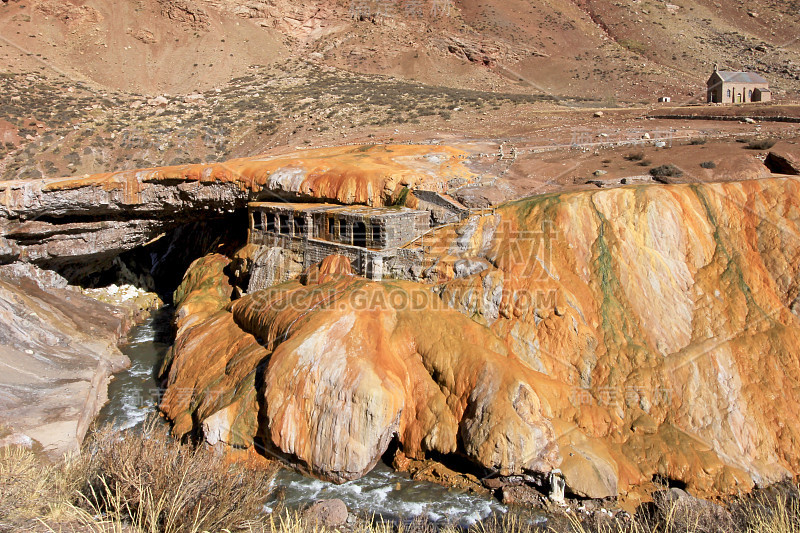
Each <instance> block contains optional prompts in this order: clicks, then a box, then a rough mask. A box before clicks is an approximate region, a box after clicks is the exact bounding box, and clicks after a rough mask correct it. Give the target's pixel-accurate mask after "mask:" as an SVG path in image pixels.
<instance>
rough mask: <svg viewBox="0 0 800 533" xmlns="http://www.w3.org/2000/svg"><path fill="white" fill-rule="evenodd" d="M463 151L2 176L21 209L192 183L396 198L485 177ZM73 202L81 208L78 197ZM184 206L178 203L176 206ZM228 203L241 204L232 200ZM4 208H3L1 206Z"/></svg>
mask: <svg viewBox="0 0 800 533" xmlns="http://www.w3.org/2000/svg"><path fill="white" fill-rule="evenodd" d="M466 155H468V154H467V153H466V152H464V151H463V150H460V149H457V148H453V147H449V146H437V147H434V148H432V147H431V146H429V145H405V144H401V145H361V146H337V147H332V148H319V149H313V150H303V151H298V152H292V153H288V154H285V155H279V156H267V155H263V156H255V157H247V158H242V159H232V160H230V161H226V162H224V163H200V164H190V165H178V166H171V167H156V168H150V169H139V170H126V171H120V172H109V173H105V174H93V175H88V176H82V177H78V178H56V179H48V180H41V181H36V182H34V181H29V180H28V181H26V180H21V181H7V182H2V183H0V199H2V200H3V201H2V202H0V203H2V205H3V206H4V208H5V210H7V211H8V212H9V213H11V214H14V212H16V211H21V210H25V213H26V215H27V216H30V215H31V214H34V213H33V211H31V210H32V209H34V208H35V207H36V204H37V203H40V202H42V201H44V200H46V198H47V197H48V195H54V194H57V193H59V192H63V191H79V190H89V189H91V190H93V191H95V195H100V198H98V197H95V198H94V199H93V200H94V201H95V203H96V204H97V203H98V199H99V200H101V202H100V204H101V205H99V206H98V207H108V208H114V209H124V208H126V206H128V207H129V208H133V207H135V206H138V205H142V206H147V205H149V204H156V205H160V204H159V202H160V201H163V198H160V197H159V194H160V192H159V191H160V188H161V187H163V186H165V185H178V184H184V185H183V186H182V187H181V192H183V193H184V195H185V196H190V195H192V194H197V191H196V189H197V185H205V186H209V185H215V184H216V185H220V184H231V185H233V186H235V188H236V189H238V190H240V191H242V193H243V194H242V195H241V198H242V199H245V200H246V199H247V198H249V197H252V196H258V195H259V194H260V193H275V194H282V193H286V194H288V195H289V196H301V197H311V198H318V199H322V200H326V201H334V202H339V203H343V204H366V205H375V206H381V205H389V204H391V203H392V202H393V201H394V200H395V199H396V197H397V195H398V194H399V192H400V190H401V189H402V188H403V187H409V188H414V187H422V188H425V189H428V190H443V188H444V187H445V184H446V183H447V181H449V180H452V179H456V178H459V179H464V180H466V182H469V181H471V180H473V179H475V178H476V177H477V176H476V175H475V174H474V173H473V172H471V171H470V170H468V169H467V167H466V166H465V165H464V162H465V159H464V157H465V156H466ZM70 200H72V204H71V205H69V206H68V207H70V208H72V209H79V208H80V206H81V205H82V204H81V202H78V201H75V200H78V198H71V199H70ZM179 205H180V203H179V202H177V203H176V202H173V203H171V204H170V206H171V207H172V208H173V209H174V208H176V207H178V206H179ZM225 207H233V205H226V206H225ZM0 214H3V212H2V211H0Z"/></svg>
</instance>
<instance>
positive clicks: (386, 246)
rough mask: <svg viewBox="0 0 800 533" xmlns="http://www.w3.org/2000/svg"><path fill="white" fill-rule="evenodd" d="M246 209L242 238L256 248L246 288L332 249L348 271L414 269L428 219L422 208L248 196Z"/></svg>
mask: <svg viewBox="0 0 800 533" xmlns="http://www.w3.org/2000/svg"><path fill="white" fill-rule="evenodd" d="M248 211H249V217H250V231H249V236H248V242H249V243H250V244H255V245H258V246H259V247H260V248H259V249H260V251H261V253H259V254H258V255H257V256H256V257H255V259H254V268H253V274H252V276H251V279H250V284H249V287H248V291H253V290H257V289H259V288H262V287H266V286H269V285H272V284H273V283H278V282H280V281H284V280H286V279H289V278H290V277H292V276H293V275H297V274H299V273H300V272H302V271H303V270H305V269H306V268H308V267H309V266H310V265H312V264H314V263H318V262H320V261H322V260H323V259H324V258H325V257H327V256H329V255H332V254H338V255H343V256H345V257H348V258H349V259H350V261H351V264H352V266H353V270H354V272H356V273H357V274H359V275H361V276H364V277H366V278H368V279H372V280H381V279H383V277H384V275H387V274H389V275H393V277H394V276H395V275H396V274H397V273H398V272H402V271H408V272H411V271H413V270H415V269H420V268H421V265H422V262H423V250H422V246H421V245H417V246H413V244H415V242H414V241H415V240H417V239H419V238H420V237H422V236H423V235H424V234H425V233H426V232H427V231H428V230H429V229H430V228H431V219H432V213H431V211H428V210H417V209H409V208H407V207H368V206H363V205H335V204H323V203H288V202H251V203H250V204H249V205H248ZM393 273H394V274H393ZM414 274H415V275H419V272H416V273H414Z"/></svg>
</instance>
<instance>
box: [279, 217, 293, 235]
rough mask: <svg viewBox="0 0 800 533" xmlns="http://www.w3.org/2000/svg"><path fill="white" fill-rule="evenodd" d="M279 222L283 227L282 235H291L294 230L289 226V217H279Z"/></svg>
mask: <svg viewBox="0 0 800 533" xmlns="http://www.w3.org/2000/svg"><path fill="white" fill-rule="evenodd" d="M278 220H279V221H280V226H281V234H282V235H291V234H292V228H291V226H290V224H289V215H279V216H278Z"/></svg>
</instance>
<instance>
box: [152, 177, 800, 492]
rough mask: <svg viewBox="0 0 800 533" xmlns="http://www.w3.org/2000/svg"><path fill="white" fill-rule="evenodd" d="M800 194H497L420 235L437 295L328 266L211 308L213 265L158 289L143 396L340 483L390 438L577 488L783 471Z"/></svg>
mask: <svg viewBox="0 0 800 533" xmlns="http://www.w3.org/2000/svg"><path fill="white" fill-rule="evenodd" d="M799 195H800V181H798V180H797V179H796V178H771V179H764V180H759V181H748V182H730V183H725V184H703V185H691V184H687V185H672V186H665V185H645V186H637V187H623V188H619V189H614V190H601V191H595V192H592V191H585V192H575V193H565V194H560V195H548V196H544V197H537V198H531V199H525V200H520V201H516V202H512V203H509V204H505V205H504V206H502V207H500V208H498V209H497V210H496V212H495V213H494V214H486V215H483V216H480V217H474V218H472V219H470V220H468V221H466V222H465V223H464V224H463V225H462V226H461V227H459V228H456V229H452V228H449V229H445V230H443V231H442V232H441V233H440V235H439V236H440V242H439V245H438V247H437V246H433V248H432V250H433V251H432V252H431V253H432V254H433V255H434V257H431V258H430V261H431V263H430V264H431V267H430V268H429V269H428V271H427V276H429V277H434V278H436V279H438V284H437V285H435V290H433V291H432V288H433V287H432V286H431V285H426V284H418V283H414V282H398V281H386V282H381V283H377V282H366V281H364V280H360V279H358V278H355V277H352V276H350V275H349V274H348V272H347V269H346V268H344V269H343V268H341V266H340V265H338V263H337V262H336V261H335V260H333V259H332V258H330V259H329V260H328V261H327V262H326V263H324V264H323V265H322V267H321V270H319V271H313V272H309V273H308V274H307V275H306V276H304V277H303V278H301V279H300V280H296V281H291V282H287V283H285V284H282V285H277V286H275V287H272V288H269V289H265V290H263V291H259V292H255V293H253V294H250V295H247V296H245V297H244V298H242V299H239V300H236V301H233V302H232V303H231V299H232V297H233V296H232V295H233V294H234V281H233V280H231V279H229V278H228V275H227V274H226V272H228V271H227V270H226V265H228V263H229V261H230V260H229V259H228V258H225V257H223V256H219V255H215V256H209V257H207V258H205V259H202V260H199V261H198V262H196V263H195V264H194V265H193V266H192V268H191V269H190V270H189V272H188V273H187V275H186V277H185V279H184V283H183V285H182V286H181V288H180V289H179V291H178V292H177V293H176V297H177V302H178V303H179V311H178V327H179V329H178V339H177V341H176V344H175V347H174V348H173V351H172V354H171V366H170V367H165V369H164V370H165V375H166V376H168V384H169V386H170V389H169V390H168V392H167V395H166V396H165V399H164V403H163V404H162V409H164V410H165V412H166V413H167V414H168V415H169V416H170V417H171V418H173V419H174V420H175V421H176V425H175V431H176V432H177V433H178V434H183V433H186V432H190V431H201V432H202V433H203V434H204V435H205V438H206V440H207V441H208V442H210V443H213V444H221V443H222V444H228V445H233V446H236V447H239V448H247V447H249V446H254V445H255V443H257V442H261V441H263V442H265V443H267V445H268V446H267V449H268V450H269V449H272V450H273V451H274V453H280V454H284V455H285V456H287V457H289V458H291V459H292V460H293V461H297V462H299V463H300V464H301V465H305V467H306V468H308V470H309V471H311V472H313V473H315V474H317V475H320V476H323V477H326V478H328V479H333V480H337V481H341V480H346V479H352V478H353V477H357V476H360V475H362V474H363V473H364V472H365V471H367V470H368V469H369V468H370V467H371V466H372V465H373V464H374V463H375V462H376V461H377V460H378V459H379V458H380V457H381V455H382V454H383V453H384V452H385V451H386V450H387V449H388V447H389V444H390V442H391V441H392V440H394V441H395V442H396V443H397V445H398V446H399V451H398V452H397V453H398V454H401V455H405V456H407V457H410V458H413V459H420V458H424V457H429V456H431V455H433V456H435V457H447V456H458V457H462V458H465V459H468V460H469V461H470V462H471V463H472V464H473V465H474V467H476V468H477V471H478V472H483V474H492V473H495V474H499V475H500V476H501V479H505V478H504V477H503V476H507V475H511V474H521V473H529V474H533V475H537V474H538V475H541V474H543V473H547V472H551V471H552V469H553V468H555V467H558V468H559V469H560V475H563V477H564V478H565V480H566V483H567V487H568V490H569V491H571V492H572V493H574V494H577V495H581V496H589V497H596V498H602V497H606V496H615V495H618V494H620V495H626V496H627V497H628V498H633V499H637V498H640V497H642V496H643V495H644V494H646V492H647V491H648V487H650V486H651V482H653V481H654V480H668V481H669V482H670V483H672V484H675V485H679V486H686V487H688V488H689V489H690V490H692V491H693V492H695V493H699V494H705V495H719V494H732V493H736V492H737V491H739V490H748V489H749V488H751V487H752V486H753V485H754V484H758V485H762V484H768V483H771V482H775V481H778V480H781V479H784V478H786V477H790V476H792V475H795V474H797V473H798V471H800V461H799V460H800V457H799V456H798V454H797V446H796V442H797V439H798V437H800V434H799V433H800V421H798V419H797V413H796V410H795V409H794V407H793V406H794V405H795V404H796V402H797V400H798V398H797V394H798V393H797V390H796V386H795V384H796V382H797V380H798V378H799V377H800V376H798V375H797V372H798V370H797V369H798V368H800V367H798V361H797V354H798V353H800V352H799V351H798V348H800V346H798V345H797V339H798V338H800V337H799V336H798V333H800V332H799V331H798V328H800V321H799V320H798V317H797V315H796V314H795V310H796V309H795V308H796V300H797V298H798V294H800V287H798V285H797V280H796V278H797V266H796V265H797V264H798V254H800V246H799V244H800V241H798V238H797V235H798V231H800V227H798V224H800V219H798V213H799V212H800V211H798V202H799V201H800V196H799ZM337 265H338V266H337ZM454 310H458V311H461V314H460V315H459V314H456V313H454ZM456 331H457V332H458V334H456V333H455V332H456ZM170 390H171V391H172V392H170ZM187 390H192V391H193V392H192V394H191V398H190V397H189V395H187V394H186V392H185V391H187ZM331 442H335V443H339V444H337V445H336V446H334V447H333V448H331ZM333 451H335V453H332V452H333Z"/></svg>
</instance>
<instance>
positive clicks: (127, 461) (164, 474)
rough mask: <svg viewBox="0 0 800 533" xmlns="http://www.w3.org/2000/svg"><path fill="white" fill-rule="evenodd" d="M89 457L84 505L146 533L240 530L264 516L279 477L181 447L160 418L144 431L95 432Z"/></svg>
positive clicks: (87, 451) (207, 452) (201, 450)
mask: <svg viewBox="0 0 800 533" xmlns="http://www.w3.org/2000/svg"><path fill="white" fill-rule="evenodd" d="M83 454H84V455H85V456H86V457H89V459H88V463H87V467H86V471H87V475H86V484H85V486H84V488H82V490H81V494H82V500H81V501H80V502H79V503H78V505H80V506H81V507H83V508H84V509H85V510H86V511H88V512H90V513H92V514H95V515H96V514H100V515H108V516H112V517H121V519H122V520H123V521H124V522H128V523H130V524H132V525H133V527H134V529H135V530H141V531H154V532H156V531H158V532H165V533H166V532H174V533H178V532H183V531H187V532H188V531H221V530H223V529H224V528H227V529H229V530H231V529H238V528H240V527H242V526H243V524H245V523H246V522H247V521H249V520H254V519H257V518H259V517H261V516H262V515H263V506H264V502H266V501H267V499H268V498H269V496H270V493H271V488H270V487H271V485H272V483H271V481H272V477H273V475H274V472H275V471H274V470H265V469H250V468H247V467H246V466H242V465H237V464H229V462H228V461H226V460H225V458H224V457H222V456H220V455H219V454H216V453H214V452H213V451H212V450H208V449H206V448H202V447H195V446H192V445H191V444H182V443H180V442H178V441H176V440H175V439H173V438H171V437H170V435H169V430H168V429H167V427H165V426H164V425H163V424H161V423H159V421H158V419H157V418H155V417H153V418H152V419H150V420H149V421H148V422H146V423H145V425H144V427H143V428H142V429H140V430H131V431H127V432H125V433H120V432H119V431H114V430H112V429H111V428H105V429H102V430H100V431H98V432H96V433H95V434H93V435H92V437H91V438H90V439H89V440H88V442H87V444H85V446H84V452H83Z"/></svg>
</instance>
